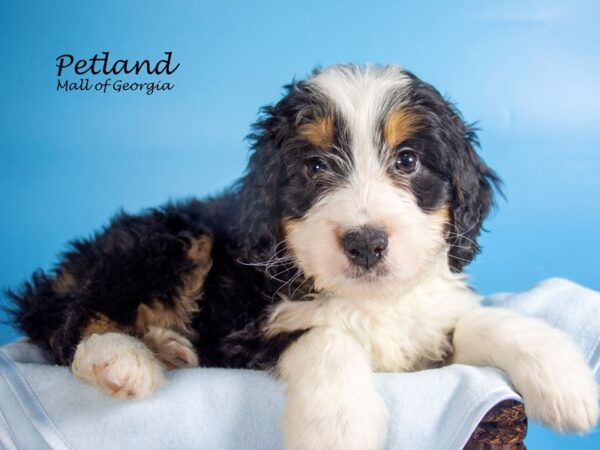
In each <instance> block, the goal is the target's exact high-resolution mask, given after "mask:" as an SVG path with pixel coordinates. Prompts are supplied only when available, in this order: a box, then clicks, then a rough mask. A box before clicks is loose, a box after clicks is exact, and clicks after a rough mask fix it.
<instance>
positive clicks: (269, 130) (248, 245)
mask: <svg viewBox="0 0 600 450" xmlns="http://www.w3.org/2000/svg"><path fill="white" fill-rule="evenodd" d="M299 89H300V83H292V84H290V85H288V86H285V90H286V92H285V94H286V95H285V96H284V97H283V98H282V99H281V100H280V101H279V102H278V103H277V104H276V105H273V106H265V107H263V108H262V109H261V114H260V117H259V119H258V120H257V121H256V123H255V124H254V125H253V126H252V132H251V133H250V134H249V135H248V140H249V141H250V142H251V144H252V148H251V153H250V160H249V161H248V167H247V169H246V174H245V175H244V177H243V178H242V179H240V180H239V181H238V183H237V186H236V188H237V192H238V194H239V198H240V204H239V206H240V208H241V210H240V211H239V218H240V222H239V223H238V224H237V226H238V229H239V231H240V241H241V242H242V246H243V248H242V251H243V253H244V255H245V258H246V259H247V260H248V261H266V260H268V259H269V258H270V257H271V256H272V255H273V252H274V249H275V246H276V245H277V243H278V236H279V232H280V230H279V218H280V213H281V211H280V209H281V208H280V205H279V196H278V194H279V192H278V191H279V188H280V186H281V185H282V183H283V182H284V181H285V180H284V177H285V168H284V166H283V158H282V151H281V146H282V145H283V143H284V141H285V139H286V138H287V137H289V136H291V134H292V132H293V130H294V120H295V116H296V114H295V111H294V108H293V106H294V105H293V97H294V95H295V94H296V93H297V92H298V90H299Z"/></svg>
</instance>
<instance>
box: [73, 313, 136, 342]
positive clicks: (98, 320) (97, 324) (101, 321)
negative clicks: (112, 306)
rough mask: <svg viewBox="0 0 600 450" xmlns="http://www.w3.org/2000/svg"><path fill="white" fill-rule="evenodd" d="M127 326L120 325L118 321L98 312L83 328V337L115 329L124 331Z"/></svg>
mask: <svg viewBox="0 0 600 450" xmlns="http://www.w3.org/2000/svg"><path fill="white" fill-rule="evenodd" d="M125 328H126V327H123V326H120V325H119V324H118V323H116V322H114V321H112V320H110V319H109V318H108V317H107V316H105V315H104V314H100V313H97V314H96V316H95V317H94V318H93V319H92V320H90V321H89V323H88V324H87V326H86V327H85V329H84V330H83V336H82V337H83V338H86V337H88V336H91V335H92V334H104V333H110V332H114V331H123V330H124V329H125Z"/></svg>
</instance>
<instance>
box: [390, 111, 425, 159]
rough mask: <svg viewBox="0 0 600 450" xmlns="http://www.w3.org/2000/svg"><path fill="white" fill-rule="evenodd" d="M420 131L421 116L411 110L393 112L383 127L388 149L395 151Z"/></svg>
mask: <svg viewBox="0 0 600 450" xmlns="http://www.w3.org/2000/svg"><path fill="white" fill-rule="evenodd" d="M418 129H419V116H418V115H417V114H416V113H415V112H414V111H412V110H411V109H409V108H402V109H398V110H396V111H393V112H391V113H390V114H389V115H388V117H387V119H386V120H385V124H384V127H383V137H384V139H385V142H386V144H387V146H388V148H390V149H393V148H396V147H397V146H398V145H400V144H401V143H402V142H404V141H406V140H407V139H409V138H410V137H411V136H412V135H413V134H414V133H415V132H416V131H417V130H418Z"/></svg>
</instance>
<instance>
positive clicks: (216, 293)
mask: <svg viewBox="0 0 600 450" xmlns="http://www.w3.org/2000/svg"><path fill="white" fill-rule="evenodd" d="M251 138H252V141H253V146H252V148H253V152H252V155H251V158H250V161H249V165H248V170H247V172H246V174H245V175H244V176H243V177H242V178H241V179H240V180H239V182H238V183H236V184H235V185H234V186H233V187H232V188H230V189H229V190H227V191H226V192H224V193H223V194H222V195H220V196H218V197H215V198H208V199H205V200H203V201H198V200H193V199H192V200H188V201H184V202H180V203H171V204H168V205H166V206H163V207H161V208H156V209H151V210H148V211H146V212H144V213H143V214H140V215H135V216H132V215H128V214H124V213H121V214H119V215H118V216H117V217H115V218H114V219H113V221H112V222H111V223H110V225H109V226H108V227H106V228H105V229H104V230H103V231H102V232H101V233H98V234H97V235H95V236H94V237H93V238H91V239H87V240H79V241H75V242H73V243H72V245H71V248H70V250H69V251H68V252H67V253H65V254H64V256H63V259H62V261H61V262H60V263H59V264H58V265H57V266H56V267H55V269H54V270H53V271H52V272H51V273H43V272H38V273H36V274H35V275H34V277H33V279H32V281H30V282H28V283H25V284H24V285H23V287H22V288H21V289H20V290H19V291H17V292H9V293H8V295H9V296H10V298H11V300H12V302H13V305H14V307H13V310H12V313H13V315H14V317H15V321H16V323H17V324H18V326H19V327H20V328H21V330H22V331H23V332H24V333H26V334H27V335H28V336H29V337H30V338H31V339H32V340H33V342H35V343H37V344H39V345H42V346H43V347H45V348H47V349H48V350H50V351H51V352H52V354H53V355H55V357H56V360H57V361H58V362H59V363H62V364H65V365H71V367H72V370H73V373H74V374H75V375H76V376H78V377H80V378H82V379H84V380H87V381H89V382H91V383H94V384H95V385H97V386H98V387H99V388H100V389H102V390H103V391H105V392H106V393H108V394H109V395H111V396H114V397H133V398H142V397H146V396H148V395H149V394H151V393H152V391H154V390H155V389H156V388H157V387H158V386H159V385H160V384H161V383H162V382H163V371H164V369H169V368H175V367H190V366H197V365H200V366H222V367H247V368H260V369H273V371H274V373H276V374H277V375H278V376H279V377H280V378H281V379H282V380H283V381H284V382H285V383H286V396H287V406H286V408H285V413H284V418H283V431H284V436H285V443H286V447H287V448H289V449H360V450H365V449H377V448H380V447H381V446H382V445H383V443H384V440H385V436H386V409H385V405H384V402H383V400H382V399H381V397H380V396H379V395H378V393H377V392H376V390H375V389H374V387H373V385H372V378H373V373H374V372H377V371H389V372H401V371H413V370H418V369H424V368H428V367H436V366H440V365H442V364H447V363H450V362H456V363H464V364H473V365H490V366H495V367H499V368H501V369H503V370H505V371H506V372H507V373H508V375H509V376H510V378H511V380H512V382H513V384H514V387H515V389H516V390H517V391H518V392H519V393H520V394H521V395H522V396H523V398H524V401H525V406H526V410H527V413H528V415H529V417H530V418H532V419H536V420H539V421H541V422H543V423H545V424H547V425H549V426H550V427H552V428H554V429H557V430H560V431H566V430H573V431H586V430H590V429H591V428H592V427H593V426H594V424H595V423H596V420H597V417H598V403H597V400H598V388H597V385H596V383H595V380H594V377H593V374H592V372H591V370H590V368H589V367H588V366H587V365H586V362H585V360H584V358H583V356H582V355H581V353H580V351H579V350H578V348H577V347H576V346H575V345H574V343H573V342H572V341H571V340H570V339H569V337H568V336H566V335H565V334H564V333H562V332H559V331H557V330H554V329H552V328H551V327H549V326H547V325H545V324H543V323H541V322H539V321H536V320H533V319H528V318H524V317H520V316H518V315H515V314H512V313H509V312H505V311H501V310H497V309H491V308H482V307H481V306H480V305H479V302H478V300H479V299H478V296H477V294H475V293H474V292H473V291H472V290H471V289H470V288H469V287H468V286H467V284H466V282H465V277H464V276H463V275H461V271H462V268H463V266H464V265H465V264H467V263H469V262H470V261H471V260H472V259H473V257H474V255H475V254H476V253H477V251H478V246H477V243H476V240H477V237H478V235H479V232H480V228H481V225H482V221H483V220H484V218H485V217H486V215H487V214H488V211H489V209H490V206H491V204H492V194H493V190H494V186H495V185H497V183H498V178H497V177H496V175H495V174H494V172H493V171H492V170H490V169H489V168H488V167H487V166H486V165H485V164H484V163H483V161H482V160H481V159H480V157H479V156H478V155H477V153H476V152H475V150H474V147H475V146H476V143H477V142H476V136H475V134H474V132H473V130H472V129H470V128H469V127H468V126H467V125H465V123H464V122H463V120H462V119H461V117H460V115H459V113H458V112H457V111H456V110H455V109H454V108H453V107H452V105H450V104H448V103H447V102H446V101H445V100H444V99H443V98H442V97H441V96H440V94H439V93H438V92H437V91H436V90H435V89H434V88H433V87H431V86H430V85H428V84H426V83H424V82H422V81H420V80H419V79H418V78H416V77H415V76H414V75H412V74H410V73H408V72H406V71H404V70H402V69H400V68H398V67H395V66H353V65H343V66H333V67H330V68H327V69H324V70H319V71H317V72H315V73H314V74H313V75H312V76H311V77H310V78H309V79H307V80H305V81H300V82H295V83H293V84H291V85H289V86H288V87H287V91H286V95H285V96H284V97H283V98H282V99H281V100H280V101H279V102H278V103H277V104H276V105H274V106H268V107H266V108H264V109H263V113H262V116H261V118H260V120H259V121H258V122H257V124H256V125H255V127H254V131H253V134H252V135H251Z"/></svg>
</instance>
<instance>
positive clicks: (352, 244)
mask: <svg viewBox="0 0 600 450" xmlns="http://www.w3.org/2000/svg"><path fill="white" fill-rule="evenodd" d="M342 247H343V248H344V252H346V256H348V259H349V260H350V262H352V263H353V264H356V265H357V266H360V267H363V268H365V269H370V268H371V267H373V266H375V265H376V264H377V263H378V262H379V261H381V260H382V259H383V256H384V255H385V253H386V251H387V247H388V237H387V234H386V233H385V231H382V230H378V229H376V228H369V227H363V228H358V229H355V230H350V231H348V232H347V233H346V234H344V236H343V237H342Z"/></svg>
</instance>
